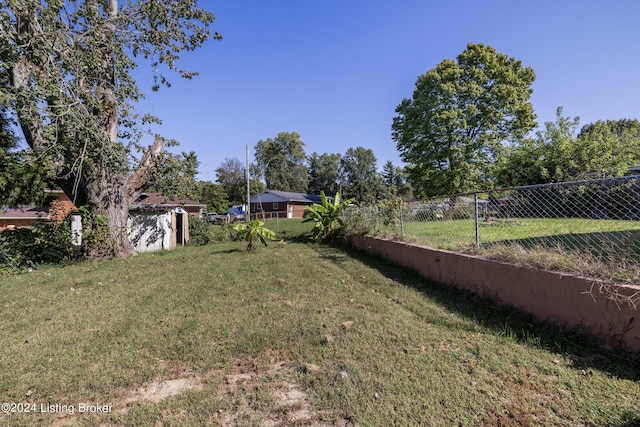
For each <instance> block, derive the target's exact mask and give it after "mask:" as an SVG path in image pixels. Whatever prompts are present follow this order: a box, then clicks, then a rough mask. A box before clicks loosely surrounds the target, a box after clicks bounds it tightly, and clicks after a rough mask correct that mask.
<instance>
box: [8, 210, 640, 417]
mask: <svg viewBox="0 0 640 427" xmlns="http://www.w3.org/2000/svg"><path fill="white" fill-rule="evenodd" d="M282 223H283V222H282V221H280V223H279V224H278V226H281V225H282V228H281V229H280V230H279V231H280V232H281V235H282V234H284V236H286V237H287V238H289V237H295V236H296V235H298V234H299V233H300V232H302V231H304V230H305V228H303V227H306V226H307V224H305V225H304V226H302V225H300V224H299V223H296V222H292V223H289V224H287V225H283V224H282ZM292 224H293V225H294V227H293V228H290V226H291V225H292ZM272 227H273V226H272ZM298 227H299V228H298ZM273 228H274V229H275V227H273ZM282 232H285V233H282ZM244 248H245V244H243V243H240V242H237V243H220V244H214V245H208V246H204V247H186V248H183V249H179V250H176V251H172V252H162V253H155V254H142V255H139V256H136V257H134V258H133V259H130V260H124V261H121V260H114V261H107V262H100V263H84V264H80V265H75V266H69V267H65V268H42V269H39V270H36V271H34V272H31V273H27V274H22V275H19V276H13V277H6V278H2V279H0V288H1V290H2V302H1V305H0V308H1V310H2V312H1V313H2V315H1V317H0V331H1V332H2V338H1V340H0V343H1V344H2V345H1V346H0V396H2V398H1V399H0V400H2V402H16V403H18V402H27V403H29V404H33V403H35V404H36V405H37V407H36V409H37V410H36V412H35V413H10V414H0V425H8V426H25V425H34V426H35V425H56V426H61V425H81V426H99V425H118V426H120V425H130V426H138V425H144V426H153V425H156V426H160V425H164V426H193V425H228V426H235V425H237V426H252V425H255V426H262V425H268V426H278V425H281V426H290V425H315V426H333V425H339V426H347V425H359V426H381V425H402V426H404V425H407V426H409V425H430V426H450V425H461V426H477V425H487V426H498V425H500V426H523V425H524V426H526V425H532V426H533V425H536V426H537V425H566V426H578V425H586V426H620V427H622V426H626V427H630V426H633V425H640V406H639V405H638V396H640V365H638V363H637V361H633V360H631V359H629V358H626V357H623V356H622V355H618V354H614V353H610V352H606V351H604V350H599V349H597V348H594V347H591V346H589V345H588V344H587V343H586V342H585V340H583V339H581V338H580V337H579V336H577V335H574V334H568V333H560V332H558V331H556V330H555V329H554V328H551V327H549V326H546V325H543V324H539V323H538V322H536V321H534V320H532V319H531V318H529V317H527V316H524V315H522V314H519V313H518V312H515V311H513V310H510V309H506V308H502V307H496V306H494V305H493V304H492V303H490V302H488V301H485V300H482V299H479V298H476V297H473V296H470V295H469V294H466V293H462V292H459V291H455V290H452V289H449V288H447V287H444V286H441V285H438V284H434V283H430V282H427V281H424V280H420V279H418V278H416V277H415V276H414V275H413V274H411V273H410V272H407V271H403V270H402V269H398V268H395V267H391V266H389V265H386V264H384V263H382V262H380V261H379V260H378V259H374V258H370V257H367V256H364V255H361V254H358V253H355V252H351V251H350V250H348V249H343V248H333V247H329V246H325V245H321V244H317V243H311V242H306V241H304V240H303V239H292V240H289V241H288V242H287V243H286V244H279V243H276V242H274V243H272V244H271V245H270V246H269V247H267V248H264V247H260V248H258V250H257V251H256V252H255V253H253V254H247V253H246V252H245V250H244ZM80 403H86V404H90V405H106V406H110V408H109V410H108V411H106V413H82V414H78V413H77V409H78V408H79V407H80V406H79V405H80ZM41 405H44V407H43V406H41ZM52 405H66V408H63V409H66V410H67V413H58V414H55V413H52V412H55V411H52V412H49V413H42V409H47V408H52V409H54V410H55V408H56V407H55V406H52ZM70 407H71V408H74V409H75V410H76V411H75V413H74V414H69V413H68V412H69V410H68V409H69V408H70Z"/></svg>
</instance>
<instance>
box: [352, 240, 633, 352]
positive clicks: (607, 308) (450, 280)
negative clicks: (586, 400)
mask: <svg viewBox="0 0 640 427" xmlns="http://www.w3.org/2000/svg"><path fill="white" fill-rule="evenodd" d="M350 243H351V245H352V246H354V247H355V248H357V249H360V250H363V251H365V252H368V253H371V254H375V255H379V256H381V257H382V258H384V259H386V260H387V261H389V262H392V263H394V264H397V265H399V266H402V267H406V268H410V269H412V270H414V271H416V272H417V273H418V274H419V275H420V276H422V277H424V278H426V279H429V280H433V281H435V282H438V283H443V284H447V285H453V286H456V287H458V288H462V289H467V290H469V291H471V292H474V293H476V294H479V295H482V296H486V297H489V298H491V299H493V300H495V301H497V302H499V303H501V304H505V305H510V306H513V307H517V308H519V309H521V310H523V311H525V312H528V313H531V314H532V315H534V316H535V317H536V318H538V319H540V320H545V321H551V322H555V323H557V324H561V325H565V326H568V327H579V328H581V329H582V330H583V331H584V332H585V333H587V334H589V335H591V336H593V337H594V338H595V339H596V340H597V341H599V342H600V343H602V344H604V345H609V346H611V347H616V348H618V347H622V348H623V349H625V350H627V351H630V352H634V353H640V318H638V317H640V309H635V308H634V307H632V306H631V305H629V304H628V303H617V304H616V302H615V301H614V300H613V299H611V298H609V297H607V295H606V294H605V293H603V292H601V291H600V288H601V286H600V285H601V284H602V283H600V282H597V281H594V280H592V279H587V278H584V277H579V276H574V275H569V274H563V273H554V272H548V271H541V270H537V269H533V268H528V267H518V266H515V265H512V264H507V263H504V262H499V261H493V260H488V259H485V258H480V257H476V256H472V255H465V254H459V253H456V252H450V251H444V250H439V249H434V248H430V247H427V246H422V245H416V244H407V243H404V242H396V241H392V240H386V239H380V238H373V237H361V236H351V237H350ZM615 291H616V292H617V293H618V294H619V295H621V296H633V295H640V294H638V293H639V292H640V286H616V287H615ZM634 318H635V319H634Z"/></svg>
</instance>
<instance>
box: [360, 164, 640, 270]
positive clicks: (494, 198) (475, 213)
mask: <svg viewBox="0 0 640 427" xmlns="http://www.w3.org/2000/svg"><path fill="white" fill-rule="evenodd" d="M350 217H351V219H352V221H351V227H352V228H353V229H355V230H356V231H362V232H364V233H366V234H372V235H383V236H390V237H396V238H401V239H404V240H408V241H413V242H417V243H421V244H425V245H428V246H433V247H437V248H441V249H448V250H454V251H461V252H471V253H478V254H481V255H484V256H489V257H495V258H499V259H505V260H507V261H512V262H516V263H519V264H527V265H533V266H536V267H541V268H551V269H560V270H564V271H569V272H573V273H580V274H588V275H592V276H595V277H598V278H603V279H608V280H614V281H621V282H637V281H638V280H640V176H631V177H620V178H611V179H599V180H589V181H576V182H567V183H560V184H548V185H536V186H526V187H515V188H509V189H501V190H495V191H491V192H484V193H480V192H478V193H466V194H456V195H450V196H445V197H439V198H434V199H429V200H425V201H421V202H411V203H405V202H402V203H401V202H399V201H383V202H382V203H379V204H376V205H373V206H365V207H359V208H354V209H352V210H351V212H350Z"/></svg>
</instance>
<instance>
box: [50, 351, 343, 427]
mask: <svg viewBox="0 0 640 427" xmlns="http://www.w3.org/2000/svg"><path fill="white" fill-rule="evenodd" d="M301 369H305V367H304V366H303V367H296V366H295V365H294V364H292V363H291V362H288V361H279V362H276V363H273V364H272V365H271V366H269V367H267V369H261V368H258V367H256V366H243V364H242V363H241V362H238V363H237V364H232V366H231V368H230V369H229V370H213V371H210V372H206V373H196V372H192V371H188V370H185V371H183V372H173V374H172V375H171V376H169V377H167V378H159V379H157V380H155V381H152V382H149V383H147V384H144V385H143V386H141V387H139V388H137V389H134V390H123V391H122V392H121V393H119V397H118V398H117V399H116V400H115V401H113V403H112V408H113V409H112V412H113V413H116V414H126V413H128V412H129V411H131V410H133V409H134V408H136V407H137V406H140V405H143V404H149V403H151V404H158V403H161V402H162V401H164V400H166V399H169V398H171V397H174V396H178V395H180V394H182V393H185V392H187V391H198V390H202V389H203V388H205V387H208V386H211V387H216V383H218V384H217V388H216V389H217V391H216V393H215V395H216V397H217V398H218V399H220V400H224V401H227V402H231V403H232V405H231V407H232V409H219V410H217V411H216V412H215V415H214V417H215V419H213V420H212V421H213V422H214V423H216V424H220V425H222V426H229V427H232V426H242V425H261V426H264V427H279V426H296V425H304V426H313V427H324V426H343V427H346V426H349V425H351V421H350V420H349V419H347V418H344V419H343V418H340V419H338V420H337V421H335V422H328V421H326V420H324V418H326V416H327V414H325V413H323V411H320V410H317V409H315V408H313V407H312V405H311V403H310V400H309V394H308V393H307V391H306V390H304V389H303V388H302V387H301V386H300V385H298V384H296V383H295V382H294V380H293V378H294V377H295V374H296V372H297V371H299V370H301ZM257 393H259V394H261V397H260V401H261V402H262V403H260V404H256V398H255V395H256V394H257ZM81 418H82V417H81V415H79V414H73V415H68V414H60V416H59V417H58V418H57V419H56V420H55V421H54V423H53V424H52V425H53V426H55V427H65V426H70V425H74V424H75V423H77V422H78V421H79V420H80V419H81ZM110 425H111V424H108V423H106V424H101V426H102V427H108V426H110ZM163 425H164V423H163V422H162V421H158V422H156V424H155V426H156V427H161V426H163Z"/></svg>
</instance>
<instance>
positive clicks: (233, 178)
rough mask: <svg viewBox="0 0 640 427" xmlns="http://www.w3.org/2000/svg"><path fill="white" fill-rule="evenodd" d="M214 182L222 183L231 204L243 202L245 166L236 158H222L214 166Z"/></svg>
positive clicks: (245, 193)
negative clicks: (217, 164) (218, 164)
mask: <svg viewBox="0 0 640 427" xmlns="http://www.w3.org/2000/svg"><path fill="white" fill-rule="evenodd" d="M216 182H218V183H219V184H220V185H222V188H224V191H225V192H226V193H227V196H228V197H229V202H230V203H231V204H239V203H243V202H244V201H245V200H246V198H247V197H246V196H247V178H246V172H245V167H244V165H243V164H242V163H240V160H238V159H236V158H232V159H224V161H223V162H222V163H220V166H218V167H217V168H216Z"/></svg>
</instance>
